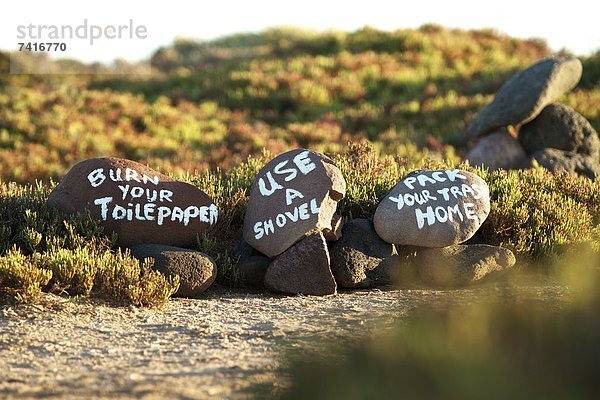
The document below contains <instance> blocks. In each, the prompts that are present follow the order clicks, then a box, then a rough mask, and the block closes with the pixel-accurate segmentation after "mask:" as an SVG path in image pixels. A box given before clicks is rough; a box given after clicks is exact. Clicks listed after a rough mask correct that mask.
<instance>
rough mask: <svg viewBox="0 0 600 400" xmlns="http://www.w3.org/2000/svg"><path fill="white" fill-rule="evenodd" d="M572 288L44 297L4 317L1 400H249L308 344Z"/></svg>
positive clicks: (274, 388)
mask: <svg viewBox="0 0 600 400" xmlns="http://www.w3.org/2000/svg"><path fill="white" fill-rule="evenodd" d="M567 292H568V291H567V289H566V288H564V287H561V286H552V285H548V284H545V285H539V286H535V285H534V286H531V285H528V286H523V287H519V288H515V287H513V286H510V287H509V286H508V285H506V284H495V285H492V286H485V287H481V288H476V289H468V290H452V291H432V290H393V289H386V290H371V291H358V292H348V293H341V294H338V295H336V296H329V297H302V296H297V297H279V296H271V295H265V294H260V293H254V294H252V293H250V294H248V293H246V292H242V291H236V290H228V289H223V288H215V289H212V288H211V291H210V292H209V293H207V295H206V298H204V299H199V300H186V299H179V300H173V301H170V302H169V304H168V305H167V306H166V307H165V308H164V309H163V310H158V311H157V310H146V309H136V308H115V307H110V306H106V305H101V304H94V303H90V302H88V301H84V300H67V299H63V298H59V297H56V296H48V297H47V301H46V302H44V304H42V305H35V306H19V307H14V306H13V307H8V306H5V307H3V308H2V309H1V310H0V397H2V398H19V399H22V398H41V397H48V396H50V397H58V398H107V397H108V398H146V399H154V398H156V399H159V398H165V397H166V396H168V397H169V398H179V399H189V398H249V397H252V390H253V389H254V388H256V387H257V386H261V387H262V388H263V389H265V390H266V391H267V393H271V394H273V395H276V394H277V393H278V392H279V391H280V390H281V389H282V388H283V387H285V385H286V382H287V380H286V375H285V373H284V371H283V369H282V362H281V359H282V354H284V353H285V350H286V349H289V348H301V349H302V348H305V347H312V346H314V339H315V338H330V339H335V338H336V337H348V336H354V337H360V336H361V335H365V334H369V332H372V331H373V330H381V329H385V328H386V326H389V325H390V324H391V323H392V322H393V321H394V320H395V319H396V318H402V316H405V315H408V314H409V313H411V311H412V310H414V309H415V308H418V307H419V306H421V305H424V304H427V305H431V304H434V305H435V304H445V303H447V302H449V301H456V302H472V301H488V300H489V299H490V298H496V296H490V293H493V294H498V295H499V296H498V298H500V299H511V298H513V297H514V296H515V293H518V295H519V296H525V297H531V298H541V299H545V300H544V301H547V302H551V303H556V304H560V303H561V302H562V301H563V300H562V299H564V298H565V293H567Z"/></svg>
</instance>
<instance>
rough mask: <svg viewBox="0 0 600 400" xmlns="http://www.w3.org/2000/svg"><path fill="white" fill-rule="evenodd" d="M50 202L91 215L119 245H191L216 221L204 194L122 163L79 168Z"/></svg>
mask: <svg viewBox="0 0 600 400" xmlns="http://www.w3.org/2000/svg"><path fill="white" fill-rule="evenodd" d="M48 203H49V204H50V205H52V206H55V207H57V208H58V209H60V210H62V211H64V212H66V213H69V214H74V213H80V212H89V213H90V214H91V216H92V217H94V218H95V219H97V220H98V221H100V222H101V224H102V226H104V228H105V233H107V234H111V233H116V234H117V235H118V241H117V243H118V244H119V245H120V246H132V245H135V244H140V243H159V244H166V245H172V246H179V247H187V246H192V245H194V244H195V243H196V240H197V239H196V238H197V235H199V234H201V233H204V232H207V231H208V230H209V229H210V228H211V227H212V226H213V225H214V224H215V223H216V222H217V217H218V212H217V207H216V206H215V204H214V202H213V200H212V199H211V198H210V197H209V196H208V195H207V194H206V193H204V192H203V191H201V190H200V189H198V188H196V187H194V186H192V185H190V184H188V183H185V182H179V181H177V180H175V179H173V178H170V177H168V176H166V175H163V174H161V173H158V172H156V171H154V170H152V169H151V168H148V167H146V166H145V165H142V164H139V163H136V162H134V161H130V160H123V159H119V158H92V159H89V160H85V161H82V162H80V163H78V164H77V165H75V166H74V167H73V168H71V170H70V171H69V172H68V173H67V174H66V175H65V176H64V177H63V178H62V179H61V181H60V183H59V184H58V186H56V188H55V189H54V190H53V191H52V193H50V196H49V198H48Z"/></svg>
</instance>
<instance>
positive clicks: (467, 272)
mask: <svg viewBox="0 0 600 400" xmlns="http://www.w3.org/2000/svg"><path fill="white" fill-rule="evenodd" d="M415 263H416V264H417V269H418V271H419V276H420V277H421V279H422V280H423V282H425V283H427V284H428V285H433V286H444V287H456V286H466V285H470V284H473V283H477V282H479V281H482V280H484V279H485V280H489V279H490V278H491V277H493V276H497V275H499V274H500V273H502V272H505V271H507V270H508V269H510V268H512V267H513V266H514V265H515V263H516V258H515V255H514V254H513V252H512V251H510V250H509V249H505V248H503V247H497V246H488V245H486V244H474V245H467V246H465V245H457V246H449V247H444V248H441V249H421V250H419V251H418V252H417V256H416V258H415Z"/></svg>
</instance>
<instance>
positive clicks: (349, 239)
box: [329, 218, 395, 288]
mask: <svg viewBox="0 0 600 400" xmlns="http://www.w3.org/2000/svg"><path fill="white" fill-rule="evenodd" d="M393 254H395V251H394V246H393V245H391V244H389V243H386V242H384V241H383V240H381V238H380V237H379V236H377V233H376V232H375V229H374V228H373V222H372V221H371V220H368V219H365V218H356V219H353V220H352V221H350V222H347V223H346V224H345V225H344V227H343V228H342V236H341V239H339V240H338V241H337V242H335V243H334V244H333V245H332V246H331V249H330V251H329V256H330V258H331V271H332V272H333V276H335V280H336V282H337V284H338V285H339V286H340V287H343V288H368V287H375V286H381V285H387V284H390V283H391V282H390V278H391V277H390V274H389V271H388V270H387V269H386V268H379V266H380V264H381V263H382V261H383V260H384V259H386V258H387V257H390V256H392V255H393Z"/></svg>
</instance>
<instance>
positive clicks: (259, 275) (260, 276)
mask: <svg viewBox="0 0 600 400" xmlns="http://www.w3.org/2000/svg"><path fill="white" fill-rule="evenodd" d="M271 261H272V260H271V259H270V258H268V257H266V256H262V255H253V256H249V257H245V258H240V259H239V261H238V263H237V268H238V271H239V272H240V275H241V276H240V283H241V284H242V285H244V286H248V287H259V288H260V287H264V286H265V282H264V281H265V274H266V273H267V268H269V265H271Z"/></svg>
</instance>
